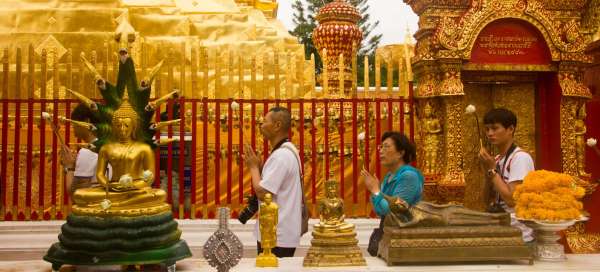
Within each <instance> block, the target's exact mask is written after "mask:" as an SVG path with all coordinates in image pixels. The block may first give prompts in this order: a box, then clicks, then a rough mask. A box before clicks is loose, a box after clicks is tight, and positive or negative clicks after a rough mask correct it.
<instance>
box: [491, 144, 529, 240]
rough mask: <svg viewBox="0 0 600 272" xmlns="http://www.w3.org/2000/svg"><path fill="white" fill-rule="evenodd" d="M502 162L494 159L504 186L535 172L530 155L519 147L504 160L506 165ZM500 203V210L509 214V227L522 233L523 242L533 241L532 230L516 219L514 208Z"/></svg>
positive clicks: (501, 159)
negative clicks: (502, 209) (515, 228)
mask: <svg viewBox="0 0 600 272" xmlns="http://www.w3.org/2000/svg"><path fill="white" fill-rule="evenodd" d="M504 161H505V160H504V157H501V158H500V157H497V158H496V164H497V165H498V166H499V168H500V171H499V173H500V175H501V176H502V180H503V181H504V182H505V183H506V184H509V183H511V182H515V181H522V180H524V179H525V176H527V174H528V173H529V172H531V171H533V170H535V167H534V164H533V159H532V158H531V155H529V153H527V152H525V151H524V150H523V149H521V148H519V147H517V148H515V150H514V151H513V153H511V154H510V155H509V157H508V159H507V160H506V165H505V164H504ZM500 203H501V204H502V208H504V210H505V211H506V212H507V213H510V219H511V220H510V225H511V226H513V227H517V228H519V229H520V230H521V232H522V233H523V240H524V241H525V242H530V241H533V230H532V229H531V228H528V227H527V226H525V224H523V223H521V222H520V221H519V220H517V219H516V215H515V208H513V207H509V206H508V205H506V203H504V201H501V202H500Z"/></svg>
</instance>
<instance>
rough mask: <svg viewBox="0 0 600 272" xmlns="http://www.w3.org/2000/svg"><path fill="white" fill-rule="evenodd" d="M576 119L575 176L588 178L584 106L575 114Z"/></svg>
mask: <svg viewBox="0 0 600 272" xmlns="http://www.w3.org/2000/svg"><path fill="white" fill-rule="evenodd" d="M576 114H577V118H575V126H574V127H575V132H573V134H575V154H576V158H577V160H576V162H577V174H578V175H579V177H586V178H587V177H590V174H589V173H587V172H586V171H585V149H586V147H585V146H586V142H585V134H586V133H587V128H586V126H585V118H586V116H587V114H586V112H585V105H582V106H581V107H580V108H579V110H578V111H577V112H576Z"/></svg>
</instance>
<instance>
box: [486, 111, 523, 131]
mask: <svg viewBox="0 0 600 272" xmlns="http://www.w3.org/2000/svg"><path fill="white" fill-rule="evenodd" d="M483 124H485V125H492V124H501V125H502V126H503V127H504V128H509V127H510V126H513V127H514V128H515V129H516V128H517V116H516V115H515V114H514V113H513V112H512V111H510V110H508V109H505V108H496V109H492V110H490V111H488V112H487V113H486V114H485V116H484V117H483Z"/></svg>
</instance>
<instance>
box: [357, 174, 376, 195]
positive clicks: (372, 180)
mask: <svg viewBox="0 0 600 272" xmlns="http://www.w3.org/2000/svg"><path fill="white" fill-rule="evenodd" d="M360 175H361V176H363V178H364V180H365V186H366V187H367V190H369V192H371V193H372V194H376V193H378V192H379V179H378V178H377V177H375V176H374V175H372V174H371V173H369V171H367V169H365V168H363V169H362V170H361V171H360Z"/></svg>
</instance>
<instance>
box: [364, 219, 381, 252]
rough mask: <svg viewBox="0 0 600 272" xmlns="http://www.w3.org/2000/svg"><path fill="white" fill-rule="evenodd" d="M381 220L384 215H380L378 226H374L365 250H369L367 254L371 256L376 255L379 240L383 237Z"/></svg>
mask: <svg viewBox="0 0 600 272" xmlns="http://www.w3.org/2000/svg"><path fill="white" fill-rule="evenodd" d="M383 220H385V216H383V217H381V220H380V221H379V227H378V228H375V229H374V230H373V232H372V233H371V236H370V237H369V245H368V246H367V252H369V255H371V256H373V257H377V252H378V251H379V242H380V241H381V238H382V237H383Z"/></svg>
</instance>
